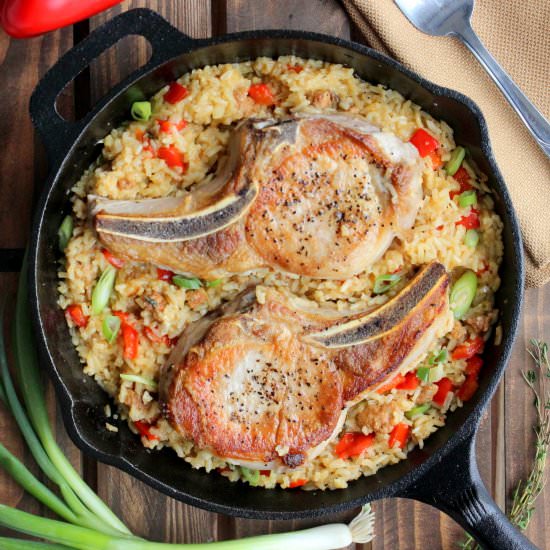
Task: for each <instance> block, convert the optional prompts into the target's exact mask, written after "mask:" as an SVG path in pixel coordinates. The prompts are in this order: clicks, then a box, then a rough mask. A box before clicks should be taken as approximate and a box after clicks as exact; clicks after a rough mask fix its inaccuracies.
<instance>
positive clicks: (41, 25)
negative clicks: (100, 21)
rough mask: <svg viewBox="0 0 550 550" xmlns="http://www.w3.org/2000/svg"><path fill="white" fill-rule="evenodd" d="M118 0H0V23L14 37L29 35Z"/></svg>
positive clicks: (90, 14)
mask: <svg viewBox="0 0 550 550" xmlns="http://www.w3.org/2000/svg"><path fill="white" fill-rule="evenodd" d="M120 1H121V0H86V2H75V0H55V1H53V0H50V1H45V0H8V1H6V2H4V1H0V26H2V27H4V30H5V31H6V32H7V33H8V34H9V35H11V36H13V37H14V38H29V37H31V36H37V35H39V34H43V33H45V32H48V31H52V30H54V29H59V28H60V27H66V26H67V25H72V24H73V23H76V22H77V21H81V20H82V19H88V18H89V17H91V16H92V15H95V14H96V13H99V12H100V11H103V10H105V9H107V8H109V7H111V6H114V5H115V4H118V3H119V2H120Z"/></svg>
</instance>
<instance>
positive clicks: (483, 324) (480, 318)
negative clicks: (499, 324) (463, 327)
mask: <svg viewBox="0 0 550 550" xmlns="http://www.w3.org/2000/svg"><path fill="white" fill-rule="evenodd" d="M495 320H496V312H491V313H489V314H487V315H476V316H475V317H470V318H469V319H466V321H465V323H466V324H467V325H468V326H469V327H472V328H473V329H474V330H475V331H476V332H487V331H488V330H489V329H490V328H491V325H492V324H493V322H494V321H495Z"/></svg>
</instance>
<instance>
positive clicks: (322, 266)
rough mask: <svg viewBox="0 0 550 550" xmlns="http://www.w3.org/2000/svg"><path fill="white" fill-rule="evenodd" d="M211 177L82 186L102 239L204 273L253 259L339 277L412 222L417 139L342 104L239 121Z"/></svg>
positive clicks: (218, 273)
mask: <svg viewBox="0 0 550 550" xmlns="http://www.w3.org/2000/svg"><path fill="white" fill-rule="evenodd" d="M230 149H231V154H230V158H229V161H228V162H227V163H226V165H225V166H224V169H223V170H222V171H221V173H220V174H219V175H218V177H217V178H216V179H215V180H214V181H213V182H210V183H208V184H206V185H205V186H202V187H201V186H200V185H199V186H197V188H196V190H195V191H192V192H191V193H190V195H188V196H186V197H183V198H179V199H175V198H168V199H166V198H165V199H149V200H144V201H110V200H106V199H102V198H100V197H90V203H91V204H92V213H93V214H94V215H95V227H96V229H97V232H98V235H99V238H100V240H101V242H102V243H103V244H104V245H105V246H106V247H107V248H108V249H110V250H111V252H113V253H114V254H115V255H117V256H120V257H122V258H125V259H132V260H137V261H144V262H152V263H154V264H157V265H159V266H162V267H165V268H168V269H171V270H173V271H176V272H179V273H189V274H192V275H195V276H198V277H201V278H204V279H216V278H219V277H226V276H228V275H231V274H234V273H242V272H246V271H249V270H251V269H255V268H261V267H269V268H271V269H274V270H279V271H283V272H290V273H295V274H298V275H304V276H308V277H315V278H327V279H344V278H347V277H350V276H352V275H355V274H357V273H360V272H362V271H364V270H365V269H367V268H368V267H369V266H371V265H372V264H373V263H374V262H376V260H378V259H379V258H380V257H381V256H382V254H383V253H384V252H385V251H386V250H387V248H388V247H389V245H390V244H391V242H392V240H393V239H394V237H395V236H396V235H400V234H401V233H402V232H403V231H404V230H406V229H408V228H410V227H411V226H412V224H413V223H414V219H415V217H416V214H417V211H418V208H419V206H420V203H421V200H422V184H421V162H420V158H419V156H418V153H417V151H416V149H415V148H414V147H413V146H412V145H411V144H410V143H404V142H403V141H401V140H400V139H399V138H397V137H396V136H395V135H394V134H392V133H389V132H383V131H381V130H380V129H378V128H376V127H374V126H372V125H370V124H368V123H367V122H366V121H365V120H363V119H360V118H356V117H351V116H348V115H337V114H334V115H310V116H303V117H299V118H293V119H289V120H285V121H280V122H276V121H266V120H262V121H258V120H248V121H246V122H245V123H243V124H242V125H241V126H240V127H239V128H238V129H237V130H236V131H235V133H234V135H233V139H232V144H231V148H230Z"/></svg>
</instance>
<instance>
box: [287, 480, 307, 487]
mask: <svg viewBox="0 0 550 550" xmlns="http://www.w3.org/2000/svg"><path fill="white" fill-rule="evenodd" d="M306 483H307V479H297V480H296V481H291V482H290V484H289V486H288V488H289V489H295V488H296V487H301V486H302V485H305V484H306Z"/></svg>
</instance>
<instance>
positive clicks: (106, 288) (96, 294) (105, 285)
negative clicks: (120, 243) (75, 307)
mask: <svg viewBox="0 0 550 550" xmlns="http://www.w3.org/2000/svg"><path fill="white" fill-rule="evenodd" d="M115 278H116V269H115V268H114V267H113V266H112V265H108V266H107V267H106V268H105V271H104V272H103V273H102V274H101V277H100V278H99V281H97V283H96V285H95V287H94V290H93V291H92V314H93V315H99V314H100V313H101V312H102V311H103V310H104V309H105V308H106V307H107V304H108V303H109V298H110V297H111V292H112V291H113V287H114V286H115Z"/></svg>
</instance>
